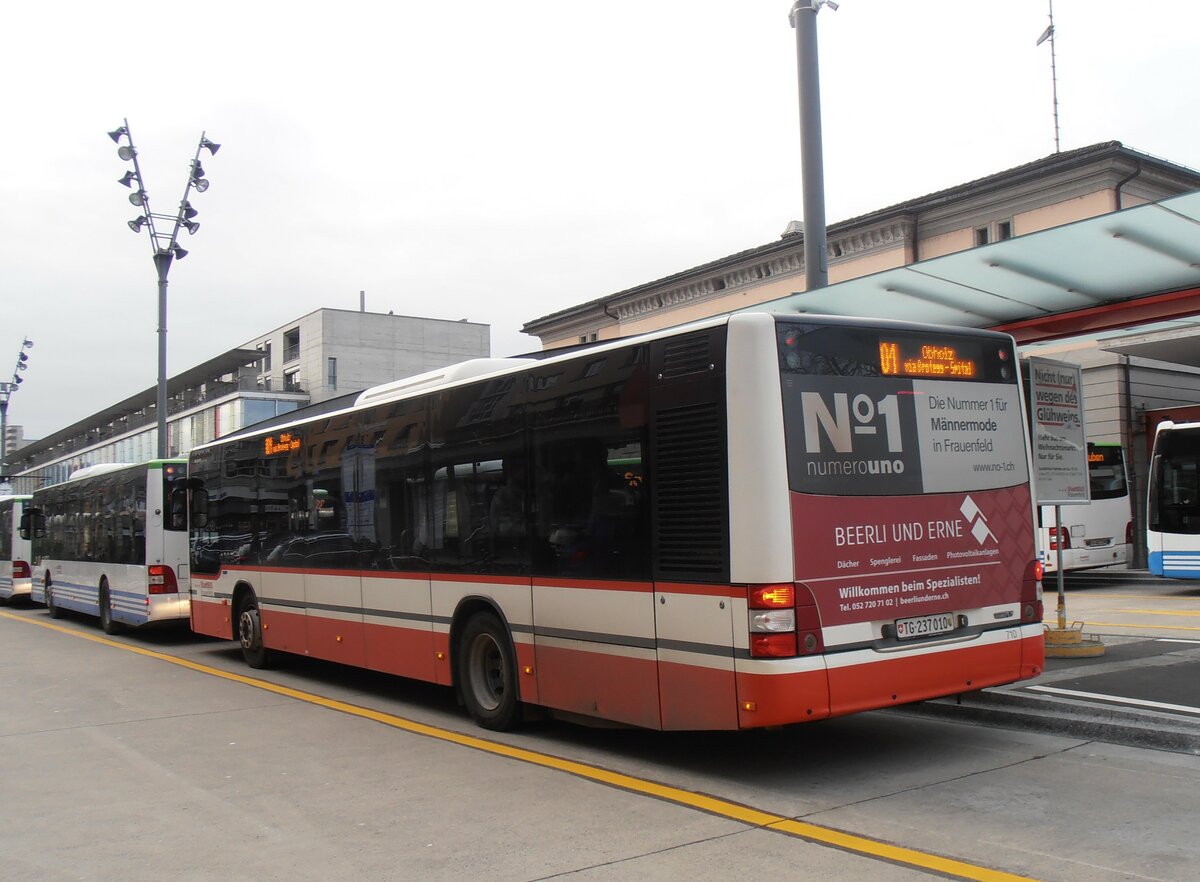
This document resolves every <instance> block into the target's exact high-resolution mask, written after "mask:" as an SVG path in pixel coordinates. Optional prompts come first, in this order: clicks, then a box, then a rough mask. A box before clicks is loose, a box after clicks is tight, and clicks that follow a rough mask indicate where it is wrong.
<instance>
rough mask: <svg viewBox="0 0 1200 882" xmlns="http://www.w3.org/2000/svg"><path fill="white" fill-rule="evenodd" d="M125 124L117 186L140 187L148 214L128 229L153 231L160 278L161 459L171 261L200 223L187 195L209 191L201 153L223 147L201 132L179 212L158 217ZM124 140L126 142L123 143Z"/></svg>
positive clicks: (137, 198) (163, 452)
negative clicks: (182, 235)
mask: <svg viewBox="0 0 1200 882" xmlns="http://www.w3.org/2000/svg"><path fill="white" fill-rule="evenodd" d="M123 123H124V124H123V125H122V126H121V127H120V128H118V129H114V130H113V131H111V132H109V133H108V136H109V137H110V138H112V139H113V142H114V143H116V144H118V145H119V146H118V148H117V155H118V156H119V157H121V159H123V160H125V161H126V162H132V163H133V171H131V172H126V173H125V175H124V176H123V177H121V178H119V179H118V180H117V183H118V184H123V185H124V186H126V187H130V188H132V187H133V185H134V184H135V183H136V184H137V190H135V191H134V192H133V193H130V194H129V201H130V202H131V203H132V204H133V205H135V206H138V207H140V208H142V209H144V210H145V214H143V215H141V216H139V217H137V218H134V219H133V220H131V221H130V222H129V228H130V229H131V230H133V231H134V232H135V233H139V232H141V230H142V227H146V228H147V229H148V230H149V231H150V248H151V251H152V252H153V257H154V270H155V272H156V273H157V275H158V396H157V401H156V404H155V410H156V412H157V417H158V458H159V459H166V458H167V456H168V455H170V445H169V444H168V437H167V274H168V273H169V272H170V271H171V262H172V261H173V260H175V259H176V258H178V259H179V260H182V259H183V258H185V257H187V254H188V252H187V251H185V250H184V249H183V248H182V247H180V245H179V242H178V241H177V240H178V239H179V231H180V230H181V229H185V230H187V231H188V235H193V234H194V233H195V232H196V231H197V230H198V229H200V224H198V223H196V221H194V220H193V218H195V216H196V215H197V214H198V213H199V212H197V211H196V209H194V208H192V204H191V202H189V201H188V194H189V193H190V192H191V191H192V190H195V191H196V192H197V193H203V192H204V191H205V190H207V189H208V180H207V179H206V178H205V177H204V168H203V167H202V166H201V165H200V151H201V150H204V149H207V150H208V152H209V154H210V155H216V152H217V150H219V149H220V147H221V145H220V144H214V143H213V142H212V141H210V140H208V138H206V137H205V135H204V132H201V133H200V143H199V144H197V145H196V155H195V156H194V157H193V158H192V162H191V167H190V172H189V174H188V180H187V184H186V185H185V186H184V188H183V198H182V199H181V200H180V201H179V210H178V211H177V212H176V213H175V214H173V215H170V214H155V213H153V212H152V211H151V210H150V194H149V193H148V192H146V186H145V178H143V177H142V169H141V166H140V165H139V164H138V153H137V148H136V147H134V146H133V135H131V134H130V132H129V120H123ZM122 138H124V139H125V140H126V142H127V143H125V144H121V139H122ZM155 221H158V222H159V223H161V224H164V226H169V227H170V232H169V233H167V232H159V230H158V228H157V227H155V223H154V222H155Z"/></svg>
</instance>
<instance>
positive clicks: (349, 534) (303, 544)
mask: <svg viewBox="0 0 1200 882" xmlns="http://www.w3.org/2000/svg"><path fill="white" fill-rule="evenodd" d="M366 453H371V454H372V455H373V453H374V451H364V450H361V449H358V448H356V447H355V446H354V443H353V436H351V437H349V438H346V437H338V438H336V439H329V440H326V441H325V442H324V443H323V444H319V445H318V450H317V456H318V461H317V463H316V469H315V473H314V474H313V476H312V478H311V479H310V480H309V481H307V482H306V487H305V488H304V491H305V497H304V508H303V510H302V515H301V516H302V517H303V519H304V529H303V531H302V532H299V533H298V534H296V535H295V536H294V537H293V539H292V542H291V547H290V548H289V549H288V550H286V551H285V552H284V557H285V561H284V563H285V565H286V566H289V567H290V566H293V565H295V564H300V565H301V566H302V568H303V571H304V611H305V616H306V618H307V631H308V633H307V639H308V652H309V653H310V654H311V655H315V656H317V657H318V658H324V659H328V660H330V661H336V662H340V663H342V664H348V665H357V666H359V667H364V666H366V663H367V655H366V641H365V635H364V628H363V603H362V578H361V570H362V566H361V558H362V549H363V547H364V545H365V544H366V542H367V540H368V537H369V536H372V535H373V532H374V524H373V519H372V518H373V506H371V505H362V504H360V503H361V500H360V499H359V495H358V487H359V483H360V479H361V478H362V470H363V459H364V457H363V454H366ZM372 480H373V479H372Z"/></svg>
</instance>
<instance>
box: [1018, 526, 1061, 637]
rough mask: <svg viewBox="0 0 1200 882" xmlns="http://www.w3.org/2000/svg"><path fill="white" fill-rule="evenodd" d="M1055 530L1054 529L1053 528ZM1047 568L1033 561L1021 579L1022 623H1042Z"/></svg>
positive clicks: (1037, 561)
mask: <svg viewBox="0 0 1200 882" xmlns="http://www.w3.org/2000/svg"><path fill="white" fill-rule="evenodd" d="M1051 529H1053V528H1051ZM1044 574H1045V567H1044V566H1043V565H1042V562H1041V561H1040V560H1031V561H1030V562H1029V566H1027V567H1026V568H1025V577H1024V578H1023V579H1021V621H1022V622H1040V621H1041V620H1042V616H1043V613H1044V609H1043V606H1042V576H1043V575H1044Z"/></svg>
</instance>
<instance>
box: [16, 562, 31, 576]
mask: <svg viewBox="0 0 1200 882" xmlns="http://www.w3.org/2000/svg"><path fill="white" fill-rule="evenodd" d="M29 576H30V570H29V564H28V563H26V562H25V561H23V560H14V561H13V578H14V579H28V578H29Z"/></svg>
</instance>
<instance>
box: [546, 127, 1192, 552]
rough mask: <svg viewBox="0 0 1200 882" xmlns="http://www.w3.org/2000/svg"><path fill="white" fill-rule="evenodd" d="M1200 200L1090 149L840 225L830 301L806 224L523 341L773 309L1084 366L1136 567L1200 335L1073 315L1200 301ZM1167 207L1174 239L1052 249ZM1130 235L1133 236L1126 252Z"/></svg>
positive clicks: (612, 299)
mask: <svg viewBox="0 0 1200 882" xmlns="http://www.w3.org/2000/svg"><path fill="white" fill-rule="evenodd" d="M1198 190H1200V172H1197V171H1194V170H1192V169H1189V168H1186V167H1184V166H1181V165H1178V164H1176V163H1172V162H1169V161H1167V160H1164V159H1159V158H1157V157H1154V156H1151V155H1149V154H1147V153H1142V152H1139V151H1136V150H1132V149H1130V148H1128V147H1126V146H1124V145H1123V144H1121V143H1120V142H1118V141H1109V142H1104V143H1100V144H1093V145H1091V146H1088V147H1083V148H1080V149H1077V150H1070V151H1064V152H1061V153H1055V154H1052V155H1050V156H1047V157H1044V158H1042V159H1038V160H1036V161H1033V162H1029V163H1026V164H1025V165H1021V166H1018V167H1016V168H1011V169H1007V170H1005V171H1001V172H998V173H996V174H992V175H988V176H987V177H984V178H980V179H978V180H975V181H970V182H968V183H964V184H960V185H958V186H955V187H950V188H948V189H945V190H941V191H938V192H936V193H931V194H928V195H926V196H920V197H917V198H914V199H910V200H908V201H905V202H902V203H899V204H897V205H892V206H889V207H886V208H882V209H879V210H878V211H874V212H871V213H869V214H865V215H862V216H860V217H855V218H851V219H849V220H845V221H841V222H838V223H833V224H830V225H829V227H828V230H827V246H826V258H827V262H828V263H827V266H828V279H829V286H830V287H828V288H826V289H823V291H820V292H817V291H814V292H806V284H805V265H804V233H803V225H802V224H799V223H797V222H792V223H790V224H788V225H787V227H786V229H784V230H783V233H782V235H781V236H780V237H779V239H777V240H776V241H774V242H768V243H766V244H764V245H760V246H758V247H754V248H750V249H748V250H745V251H741V252H738V253H736V254H732V255H729V256H727V257H722V258H720V259H717V260H714V261H711V262H709V263H705V264H702V265H700V266H696V267H692V268H690V269H685V270H682V271H680V272H678V273H674V274H672V275H670V276H667V277H665V278H662V279H658V280H655V281H651V282H647V283H645V284H641V285H638V286H635V287H633V288H628V289H626V290H623V291H617V292H615V293H612V294H607V295H604V296H602V297H600V298H597V299H594V300H589V301H586V302H584V303H581V304H578V305H576V306H571V307H568V308H565V309H562V310H559V311H557V312H554V313H551V314H550V315H546V316H542V317H541V318H537V319H533V320H532V321H529V322H526V323H525V325H524V327H523V330H524V331H525V332H526V333H528V334H532V335H534V336H536V337H538V338H539V340H541V343H542V345H543V347H544V348H547V349H552V348H557V347H562V346H570V345H579V344H582V343H588V342H591V341H596V340H605V339H610V338H614V337H622V336H627V335H631V334H637V333H643V332H646V331H652V330H657V329H659V328H664V327H669V326H672V325H677V324H682V323H684V322H688V321H693V320H696V319H700V318H704V317H708V316H713V315H719V314H723V313H728V312H735V311H739V310H744V309H753V308H771V309H779V310H781V311H795V312H806V311H807V312H829V313H835V314H843V315H888V316H891V317H895V318H910V319H912V320H915V321H940V322H942V323H945V324H960V323H961V324H970V325H972V326H976V327H999V328H1001V329H1003V330H1009V331H1010V332H1014V331H1015V336H1016V337H1017V340H1018V343H1023V342H1026V341H1029V342H1028V343H1027V345H1023V346H1022V352H1023V353H1024V354H1026V355H1036V356H1039V357H1042V358H1050V359H1055V360H1059V361H1064V362H1068V363H1072V364H1078V365H1080V366H1081V367H1082V378H1083V391H1084V395H1085V400H1084V412H1085V420H1086V424H1087V434H1088V439H1089V440H1090V441H1096V442H1108V443H1119V444H1121V445H1122V447H1123V448H1124V450H1125V455H1126V463H1127V466H1128V467H1129V471H1130V478H1131V481H1130V486H1131V493H1130V500H1131V521H1132V522H1133V525H1134V536H1135V541H1134V561H1135V562H1141V561H1142V560H1144V557H1143V555H1144V548H1142V547H1141V545H1140V541H1141V540H1140V537H1143V536H1144V529H1143V528H1144V525H1145V516H1144V507H1145V499H1144V497H1145V489H1146V481H1147V479H1148V467H1149V461H1148V451H1149V443H1150V441H1151V440H1152V436H1153V431H1154V424H1155V422H1156V421H1157V420H1158V419H1161V418H1163V415H1164V414H1165V415H1172V414H1180V413H1187V414H1189V415H1190V414H1194V413H1196V412H1197V411H1200V323H1195V322H1188V321H1180V320H1179V319H1178V318H1174V319H1172V320H1168V321H1157V322H1155V321H1151V319H1153V318H1154V315H1153V311H1152V310H1151V311H1147V312H1146V313H1145V314H1143V315H1140V316H1137V317H1135V316H1133V315H1132V313H1131V315H1130V318H1129V323H1130V325H1131V326H1130V327H1124V328H1116V327H1113V323H1111V322H1109V323H1105V330H1104V332H1103V333H1096V332H1095V331H1096V325H1095V324H1093V323H1091V321H1090V320H1086V319H1083V318H1081V317H1080V318H1076V317H1075V315H1074V314H1073V313H1072V310H1073V309H1077V308H1080V309H1081V308H1083V307H1086V306H1088V305H1089V301H1090V305H1092V306H1096V305H1102V304H1104V303H1106V302H1107V303H1115V302H1117V301H1119V300H1120V299H1122V298H1136V297H1138V296H1141V295H1145V294H1151V293H1156V292H1160V291H1165V292H1172V291H1178V290H1179V289H1181V288H1193V289H1197V290H1198V291H1200V273H1198V270H1200V252H1198V251H1197V249H1196V248H1195V247H1194V241H1195V240H1194V235H1195V234H1194V230H1195V224H1196V218H1194V217H1193V216H1192V214H1194V212H1195V207H1196V206H1195V204H1193V203H1189V205H1188V207H1187V209H1186V210H1184V209H1180V208H1176V207H1174V206H1172V204H1171V203H1172V200H1174V199H1177V198H1186V199H1191V198H1192V197H1190V196H1185V194H1194V193H1196V191H1198ZM1160 205H1161V207H1162V211H1161V214H1162V215H1163V216H1165V217H1171V216H1172V215H1173V216H1174V217H1175V223H1174V227H1173V228H1171V229H1170V230H1168V227H1169V226H1170V222H1169V221H1161V222H1160V221H1153V222H1150V223H1148V224H1144V225H1142V226H1141V227H1139V225H1138V223H1137V222H1135V221H1132V220H1130V221H1129V222H1128V223H1127V224H1126V223H1125V222H1124V221H1122V222H1121V223H1115V222H1114V223H1113V224H1109V225H1107V226H1108V227H1111V229H1097V228H1096V225H1095V224H1093V227H1092V228H1091V229H1090V231H1089V232H1088V233H1087V234H1084V233H1082V232H1081V233H1080V234H1079V235H1077V236H1069V235H1063V236H1062V242H1061V243H1059V242H1058V241H1057V240H1056V241H1054V242H1050V241H1049V240H1048V238H1047V237H1054V236H1057V235H1058V232H1060V231H1061V232H1064V233H1066V232H1067V231H1068V228H1071V227H1084V226H1086V225H1087V224H1088V223H1090V222H1092V221H1094V220H1095V219H1100V218H1104V217H1106V216H1109V215H1113V214H1114V213H1116V212H1122V211H1125V212H1126V214H1124V215H1122V218H1129V217H1130V215H1129V214H1128V211H1129V210H1135V211H1136V210H1137V209H1138V207H1139V206H1160ZM1125 226H1129V227H1131V229H1130V231H1129V235H1128V236H1125V237H1124V238H1123V239H1122V236H1123V235H1124V234H1123V233H1122V232H1121V230H1122V229H1124V227H1125ZM1160 226H1161V229H1159V227H1160ZM1179 228H1182V232H1180V229H1179ZM1033 234H1041V236H1040V238H1039V236H1037V235H1033ZM1025 236H1030V238H1029V239H1028V240H1024V241H1023V242H1020V243H1018V242H1012V243H1009V242H1008V241H1007V240H1015V239H1020V238H1021V237H1025ZM1119 241H1120V243H1119V244H1118V242H1119ZM1189 242H1191V243H1192V245H1191V246H1190V247H1189V245H1188V243H1189ZM1035 244H1036V245H1037V247H1034V246H1035ZM1060 244H1061V245H1062V246H1064V247H1062V248H1061V250H1060V251H1057V253H1056V251H1055V249H1056V248H1059V247H1060ZM1026 246H1028V247H1026ZM1089 248H1091V249H1093V250H1092V251H1091V252H1090V253H1089V252H1088V250H1087V249H1089ZM976 255H977V256H976ZM1109 255H1111V257H1110V256H1109ZM1126 255H1127V256H1128V259H1127V260H1126V261H1122V257H1124V256H1126ZM960 258H961V259H960ZM1104 258H1107V259H1108V260H1109V261H1110V262H1109V263H1108V264H1104ZM952 261H953V262H955V263H954V266H953V267H950V266H948V263H949V262H952ZM1089 262H1092V263H1094V264H1095V265H1096V266H1097V267H1099V266H1101V265H1104V266H1106V267H1107V268H1109V269H1112V268H1114V267H1117V266H1119V267H1120V272H1115V271H1113V272H1110V273H1109V275H1110V276H1112V278H1111V279H1106V280H1103V281H1098V282H1096V284H1095V285H1094V286H1093V287H1094V290H1091V291H1089V290H1086V289H1087V288H1088V287H1089V286H1088V285H1085V284H1081V283H1080V281H1079V279H1080V277H1082V276H1084V275H1091V276H1095V275H1096V273H1089V272H1088V267H1087V264H1088V263H1089ZM918 264H919V265H918ZM1143 269H1144V270H1145V272H1144V274H1143V275H1139V272H1142V270H1143ZM904 273H907V275H904ZM952 277H954V278H952ZM1001 277H1003V278H1001ZM1118 277H1119V278H1118ZM976 280H977V281H978V283H979V284H978V287H977V288H973V287H972V282H973V281H976ZM1089 281H1094V280H1091V279H1090V280H1089ZM1125 282H1128V283H1129V287H1128V288H1127V289H1126V290H1124V291H1122V290H1121V289H1120V284H1122V283H1125ZM839 283H841V284H839ZM1138 286H1149V287H1138ZM1156 286H1161V287H1156ZM1000 291H1004V292H1008V293H1010V295H1011V297H1012V300H1013V301H1014V302H1015V301H1020V305H1019V306H1018V307H1017V310H1016V311H1015V312H1014V311H1013V310H1012V307H1013V305H1014V303H1013V302H1010V303H1008V304H1004V305H1000V306H999V308H996V301H997V300H998V299H1003V298H997V297H994V296H993V295H994V294H995V293H996V292H1000ZM1192 300H1193V301H1195V302H1193V303H1192V306H1191V312H1192V313H1193V314H1195V313H1197V312H1200V298H1196V297H1194V298H1192ZM988 301H991V302H990V303H988ZM992 309H994V310H995V311H994V312H991V310H992ZM1021 309H1024V310H1025V312H1024V314H1023V315H1021V317H1022V318H1025V317H1029V316H1034V317H1036V318H1034V319H1033V320H1032V321H1031V322H1030V324H1032V323H1033V322H1034V321H1038V320H1047V319H1050V318H1054V317H1055V316H1058V317H1059V318H1060V320H1059V321H1058V322H1057V326H1056V327H1054V328H1053V329H1049V328H1042V329H1038V330H1037V331H1036V333H1032V332H1031V333H1027V334H1023V333H1022V332H1021V331H1019V330H1017V329H1016V328H1015V326H1013V325H1012V324H1011V322H1013V320H1014V319H1013V317H1014V316H1015V315H1018V314H1020V310H1021ZM1177 309H1179V310H1185V309H1186V307H1183V306H1179V307H1177ZM1162 312H1163V314H1164V315H1165V314H1169V313H1170V309H1169V308H1164V309H1163V310H1162ZM1114 314H1115V313H1114ZM1006 320H1007V321H1008V322H1009V323H1010V324H1008V325H1006ZM1073 322H1074V324H1073ZM1022 330H1026V331H1028V330H1030V329H1029V328H1025V329H1022ZM1034 340H1036V342H1033V341H1034Z"/></svg>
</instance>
